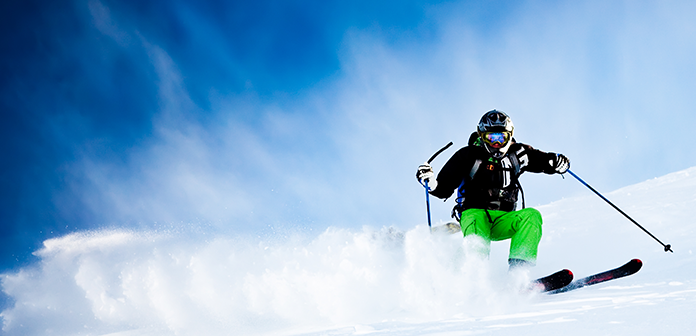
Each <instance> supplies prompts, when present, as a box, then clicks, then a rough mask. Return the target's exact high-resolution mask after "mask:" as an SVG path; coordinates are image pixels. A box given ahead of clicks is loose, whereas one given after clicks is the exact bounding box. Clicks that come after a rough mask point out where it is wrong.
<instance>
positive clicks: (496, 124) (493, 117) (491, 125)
mask: <svg viewBox="0 0 696 336" xmlns="http://www.w3.org/2000/svg"><path fill="white" fill-rule="evenodd" d="M514 129H515V126H514V125H513V124H512V119H510V117H508V115H507V114H505V112H503V111H498V110H490V111H488V112H486V113H485V114H484V115H483V117H481V121H479V124H478V133H479V134H482V133H485V132H510V133H512V132H513V130H514ZM510 135H512V134H510Z"/></svg>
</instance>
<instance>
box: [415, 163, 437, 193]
mask: <svg viewBox="0 0 696 336" xmlns="http://www.w3.org/2000/svg"><path fill="white" fill-rule="evenodd" d="M434 176H435V172H433V167H431V166H430V164H427V163H424V164H422V165H420V166H418V170H417V171H416V179H417V180H418V182H419V183H420V184H422V185H425V181H428V182H429V184H430V187H431V188H434V187H435V186H434V185H433V184H432V183H430V181H431V180H432V181H433V182H435V180H434V179H433V177H434Z"/></svg>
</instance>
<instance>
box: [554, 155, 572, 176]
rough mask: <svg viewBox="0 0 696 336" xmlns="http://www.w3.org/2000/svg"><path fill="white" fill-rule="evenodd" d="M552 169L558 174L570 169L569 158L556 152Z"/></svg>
mask: <svg viewBox="0 0 696 336" xmlns="http://www.w3.org/2000/svg"><path fill="white" fill-rule="evenodd" d="M553 166H554V167H553V169H554V170H555V171H556V172H557V173H559V174H565V172H567V171H568V169H570V160H569V159H568V158H567V157H566V156H565V155H563V154H556V160H554V163H553Z"/></svg>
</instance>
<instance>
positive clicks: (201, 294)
mask: <svg viewBox="0 0 696 336" xmlns="http://www.w3.org/2000/svg"><path fill="white" fill-rule="evenodd" d="M566 182H567V183H576V182H575V181H573V180H570V177H568V178H567V179H566ZM588 182H589V183H592V182H591V181H588ZM605 196H607V197H608V198H609V199H611V200H612V201H613V202H614V203H615V204H617V205H618V206H619V207H621V208H622V209H623V210H624V211H626V212H627V213H628V214H630V215H631V216H632V217H633V218H634V219H636V220H637V221H638V222H640V223H641V224H642V225H644V226H645V227H646V228H647V229H648V230H650V231H651V232H652V233H654V234H655V235H656V236H657V237H659V238H660V239H662V240H663V242H665V243H670V244H672V246H673V250H674V252H675V253H674V254H672V253H665V252H663V251H662V247H661V246H660V245H659V244H658V243H657V242H655V241H653V240H652V238H650V237H649V236H647V235H646V234H645V233H643V232H642V231H640V230H639V229H638V228H637V227H635V226H634V225H633V224H632V223H630V222H629V221H628V220H626V219H625V218H623V217H622V216H621V215H620V214H618V213H617V212H616V211H615V210H613V209H612V208H610V207H609V206H608V205H607V204H605V203H604V202H603V201H602V200H601V199H599V198H597V197H596V196H595V195H594V194H591V193H590V192H589V190H588V194H587V196H586V197H581V198H573V199H564V200H561V201H558V202H555V203H552V204H549V205H546V206H542V207H540V208H539V210H540V211H541V212H542V214H543V215H544V220H545V222H544V236H543V239H542V242H541V245H540V257H539V260H538V266H537V267H536V268H534V269H533V270H532V271H531V274H528V275H526V274H514V275H512V274H508V273H507V270H506V262H505V260H506V257H507V256H506V253H507V251H506V250H507V246H508V243H507V242H498V243H494V244H493V247H492V249H493V252H492V253H491V256H490V259H489V260H480V259H479V258H476V257H475V253H473V251H474V250H475V249H476V245H477V241H476V239H467V240H463V239H462V238H461V236H459V235H451V236H440V235H430V234H428V231H427V227H426V226H424V225H419V226H416V227H414V228H412V229H410V230H408V231H406V232H401V231H399V230H396V229H393V228H382V229H374V228H367V227H366V228H363V229H362V230H358V231H355V230H348V229H341V228H334V227H330V228H328V229H327V230H326V231H325V232H323V233H321V234H319V235H317V236H307V235H300V234H298V235H297V236H292V237H278V238H277V239H270V240H269V239H265V240H262V239H258V238H255V239H252V238H248V237H228V236H221V235H213V234H211V233H207V232H201V231H196V232H165V233H162V232H137V231H122V230H110V231H100V232H83V233H79V234H73V235H69V236H65V237H61V238H57V239H52V240H48V241H46V242H45V243H44V248H43V249H41V250H40V251H37V252H36V254H37V255H38V256H39V257H40V262H38V263H37V264H35V265H32V266H30V267H26V268H23V269H20V270H18V271H17V272H14V273H10V274H3V275H2V289H3V291H4V292H5V293H6V295H8V296H10V297H11V298H12V299H13V300H14V305H13V306H12V307H10V308H8V309H6V310H5V311H3V312H2V314H1V316H2V318H3V321H4V326H3V331H4V334H6V335H119V336H126V335H129V336H131V335H362V334H371V335H386V334H389V335H392V334H393V335H468V334H494V335H558V334H563V335H585V334H587V333H588V332H595V334H600V335H646V334H652V333H666V334H679V335H685V334H693V333H694V332H696V322H695V321H694V319H693V318H692V317H693V316H694V314H695V313H696V309H695V308H694V307H695V303H696V268H695V267H694V266H695V265H696V264H695V262H696V259H695V257H694V255H693V252H692V251H693V250H694V249H695V246H694V245H695V244H696V242H695V241H694V239H693V237H694V233H695V232H694V231H695V230H696V224H694V223H693V221H692V220H691V210H692V209H694V208H696V167H695V168H691V169H688V170H685V171H681V172H677V173H673V174H670V175H667V176H664V177H661V178H657V179H654V180H650V181H646V182H643V183H640V184H637V185H633V186H629V187H626V188H623V189H620V190H617V191H614V192H611V193H607V194H606V195H605ZM631 258H639V259H641V260H643V262H644V266H643V269H642V270H641V271H640V272H639V273H638V274H636V275H633V276H631V277H628V278H625V279H621V280H617V281H614V282H610V283H606V284H602V285H597V286H593V287H589V288H583V289H579V290H577V291H574V292H569V293H564V294H559V295H543V294H534V293H524V292H520V291H519V290H518V289H519V287H520V286H521V285H522V284H524V283H525V281H526V279H527V278H529V277H536V276H541V275H545V274H547V273H551V272H553V271H556V270H558V269H561V268H570V269H572V270H573V272H574V273H575V275H576V276H584V275H588V274H591V273H596V272H599V271H603V270H606V269H608V268H613V267H616V266H618V265H621V264H623V263H624V262H626V261H628V260H629V259H631Z"/></svg>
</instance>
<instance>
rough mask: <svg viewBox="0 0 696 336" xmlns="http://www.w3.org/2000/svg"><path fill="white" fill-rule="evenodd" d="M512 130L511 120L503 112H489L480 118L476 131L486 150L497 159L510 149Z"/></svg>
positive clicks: (513, 127)
mask: <svg viewBox="0 0 696 336" xmlns="http://www.w3.org/2000/svg"><path fill="white" fill-rule="evenodd" d="M514 129H515V126H514V125H513V124H512V120H511V119H510V117H508V115H507V114H505V112H502V111H498V110H490V111H488V112H486V113H485V114H484V115H483V117H481V121H479V124H478V129H477V131H478V135H479V137H481V140H482V142H483V145H484V147H485V148H486V150H488V152H489V153H491V155H493V157H495V158H498V159H499V158H501V157H503V156H504V155H505V153H507V150H508V149H509V148H510V145H511V144H512V142H513V141H512V133H513V131H514Z"/></svg>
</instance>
